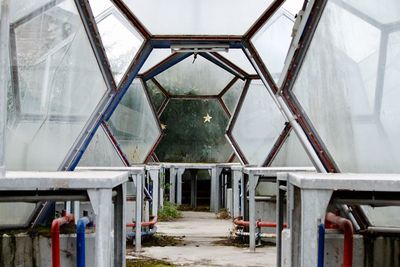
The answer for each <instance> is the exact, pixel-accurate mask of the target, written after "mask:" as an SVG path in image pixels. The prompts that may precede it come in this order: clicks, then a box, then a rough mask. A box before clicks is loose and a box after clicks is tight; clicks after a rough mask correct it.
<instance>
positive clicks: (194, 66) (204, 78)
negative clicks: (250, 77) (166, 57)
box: [155, 55, 234, 95]
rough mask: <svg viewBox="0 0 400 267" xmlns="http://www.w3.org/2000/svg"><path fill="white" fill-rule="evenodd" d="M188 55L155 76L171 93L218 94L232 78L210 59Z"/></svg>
mask: <svg viewBox="0 0 400 267" xmlns="http://www.w3.org/2000/svg"><path fill="white" fill-rule="evenodd" d="M193 60H194V56H190V57H188V58H186V59H184V60H182V61H181V62H179V63H178V64H176V65H174V66H172V67H171V68H169V69H167V70H166V71H164V72H162V73H160V74H158V75H157V76H156V77H155V78H156V80H157V81H158V82H159V83H160V84H161V86H162V87H164V89H165V90H167V92H168V93H170V94H171V95H218V93H219V92H221V91H222V90H223V89H224V88H225V87H226V86H227V85H228V83H229V82H230V81H231V80H232V79H233V78H234V76H233V75H232V74H230V73H229V72H227V71H225V70H224V69H222V68H220V67H219V66H217V65H215V64H214V63H212V62H211V61H209V60H207V59H205V58H203V57H202V56H199V55H198V56H197V58H196V60H195V61H194V62H193Z"/></svg>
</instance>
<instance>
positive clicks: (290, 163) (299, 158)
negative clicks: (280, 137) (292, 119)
mask: <svg viewBox="0 0 400 267" xmlns="http://www.w3.org/2000/svg"><path fill="white" fill-rule="evenodd" d="M270 166H271V167H313V166H314V165H313V164H312V162H311V160H310V158H309V157H308V155H307V152H306V151H305V150H304V148H303V146H302V145H301V143H300V140H299V138H298V137H297V135H296V133H295V132H294V131H293V130H291V131H290V133H289V136H288V137H287V138H286V140H285V142H284V143H283V145H282V146H281V148H280V149H279V151H278V154H276V156H275V158H274V159H273V160H272V162H271V164H270Z"/></svg>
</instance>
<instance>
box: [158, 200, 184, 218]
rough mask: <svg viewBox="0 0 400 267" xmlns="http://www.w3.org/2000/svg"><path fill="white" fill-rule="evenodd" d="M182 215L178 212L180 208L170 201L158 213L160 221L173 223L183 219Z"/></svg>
mask: <svg viewBox="0 0 400 267" xmlns="http://www.w3.org/2000/svg"><path fill="white" fill-rule="evenodd" d="M181 217H182V214H181V212H180V211H179V210H178V207H177V206H176V205H175V204H173V203H171V202H168V201H165V202H164V207H163V208H162V209H160V210H159V211H158V220H159V221H172V220H174V219H177V218H181Z"/></svg>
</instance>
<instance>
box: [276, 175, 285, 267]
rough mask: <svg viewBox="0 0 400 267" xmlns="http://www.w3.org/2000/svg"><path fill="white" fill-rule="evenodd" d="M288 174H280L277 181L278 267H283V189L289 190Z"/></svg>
mask: <svg viewBox="0 0 400 267" xmlns="http://www.w3.org/2000/svg"><path fill="white" fill-rule="evenodd" d="M286 177H287V174H286V173H278V177H277V179H276V187H277V188H276V192H277V196H276V218H277V221H276V266H277V267H281V265H282V264H281V261H282V230H283V224H284V217H285V216H284V207H285V204H284V198H285V192H286V191H285V190H284V189H283V188H282V187H286V188H287V183H286V179H287V178H286Z"/></svg>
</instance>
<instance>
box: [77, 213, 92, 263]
mask: <svg viewBox="0 0 400 267" xmlns="http://www.w3.org/2000/svg"><path fill="white" fill-rule="evenodd" d="M89 222H90V219H89V218H88V217H82V218H80V219H79V220H78V222H77V224H76V266H77V267H85V265H86V263H85V230H86V225H87V224H88V223H89Z"/></svg>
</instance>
